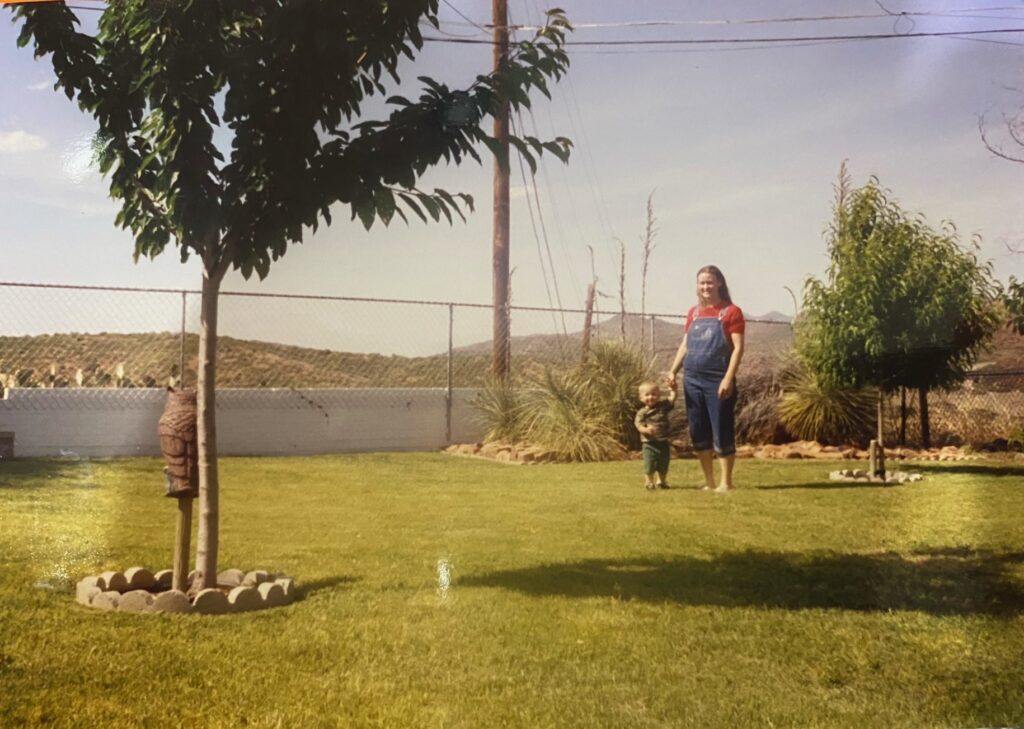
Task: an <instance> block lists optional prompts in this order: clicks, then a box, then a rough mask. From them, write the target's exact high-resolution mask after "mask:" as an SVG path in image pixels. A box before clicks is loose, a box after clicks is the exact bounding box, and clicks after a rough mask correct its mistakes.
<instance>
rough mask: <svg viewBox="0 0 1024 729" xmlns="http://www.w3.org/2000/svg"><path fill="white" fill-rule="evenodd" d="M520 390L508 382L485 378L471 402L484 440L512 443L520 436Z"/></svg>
mask: <svg viewBox="0 0 1024 729" xmlns="http://www.w3.org/2000/svg"><path fill="white" fill-rule="evenodd" d="M524 399H525V398H524V396H523V391H522V390H521V389H518V388H516V387H515V386H514V385H513V384H512V382H511V381H510V380H507V379H501V378H498V377H492V376H488V377H487V378H485V380H484V386H483V389H482V390H481V391H480V393H479V394H478V395H477V396H476V398H475V399H474V400H473V405H474V406H475V407H476V409H477V412H478V414H479V418H480V420H481V422H482V423H483V425H484V427H485V428H486V429H487V430H486V432H485V433H484V440H485V441H487V442H492V441H507V442H513V443H514V442H516V441H519V440H522V436H523V423H522V420H523V400H524Z"/></svg>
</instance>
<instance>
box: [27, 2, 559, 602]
mask: <svg viewBox="0 0 1024 729" xmlns="http://www.w3.org/2000/svg"><path fill="white" fill-rule="evenodd" d="M437 10H438V0H392V1H391V2H387V3H383V2H365V1H363V0H288V1H286V0H175V2H152V1H151V0H120V1H119V2H113V3H110V4H108V5H107V6H106V8H105V9H104V11H103V13H102V15H101V16H100V18H99V24H98V31H97V33H96V35H95V36H91V35H88V34H85V33H82V32H79V31H78V30H77V25H78V20H77V18H76V17H75V15H74V13H73V11H72V10H71V9H69V8H68V7H67V6H65V5H64V4H63V3H57V4H50V3H46V4H24V5H19V6H16V9H15V11H14V12H15V15H16V18H18V19H21V20H22V21H23V26H22V29H21V34H20V36H19V39H18V43H19V45H21V46H25V45H27V44H28V43H30V42H31V43H32V44H33V46H34V51H35V55H36V57H42V56H50V59H51V62H52V64H53V69H54V72H55V73H56V76H57V88H60V89H62V90H63V91H64V93H65V94H66V95H67V97H68V98H69V99H72V100H75V101H76V102H77V103H78V105H79V107H80V108H81V109H82V110H83V111H84V112H86V113H87V114H90V115H91V116H92V117H93V118H94V119H95V120H96V124H97V128H98V131H97V135H96V140H97V150H98V151H97V153H98V160H99V164H100V170H101V172H102V173H103V174H104V175H106V176H107V177H108V178H109V180H110V194H111V196H112V197H113V198H115V199H118V200H119V201H120V211H119V213H118V215H117V219H116V222H117V224H118V225H120V226H121V227H122V228H126V229H128V230H130V231H131V232H132V233H133V234H134V237H135V258H136V259H138V258H139V257H141V256H147V257H155V256H157V255H159V254H160V253H162V252H163V251H164V249H165V248H166V247H167V246H168V244H171V243H173V244H174V245H175V246H177V248H178V250H179V254H180V256H181V259H182V261H185V260H187V259H188V258H189V257H190V256H192V255H196V256H198V257H199V258H200V259H201V261H202V268H203V283H202V311H201V328H200V343H199V362H200V366H199V378H198V404H199V414H198V418H199V423H198V438H199V482H200V486H199V488H200V497H199V499H200V501H199V507H200V517H199V535H198V540H197V541H198V547H197V555H196V567H197V569H198V571H199V572H200V573H201V579H200V584H199V585H198V586H199V587H212V586H213V585H214V584H215V580H216V573H217V569H216V568H217V550H218V543H219V539H218V524H219V514H218V496H219V482H218V469H217V436H216V419H215V414H214V397H215V382H216V379H215V378H216V355H217V297H218V292H219V289H220V284H221V281H222V280H223V278H224V275H225V274H226V273H227V271H228V270H229V269H237V270H239V271H241V273H242V274H243V275H244V276H246V277H250V276H252V275H253V274H256V275H258V276H259V277H260V278H261V279H262V278H263V277H265V276H266V275H267V273H268V272H269V270H270V265H271V263H272V262H273V261H275V260H277V259H278V258H280V257H281V256H282V255H284V253H285V251H286V250H287V247H288V245H289V244H291V243H298V242H301V241H302V238H303V235H304V234H305V232H306V230H313V231H315V230H316V229H317V227H318V225H319V224H320V223H321V221H322V222H323V223H326V224H330V222H331V207H332V206H333V205H335V204H337V203H341V204H344V205H348V206H349V208H350V209H351V215H352V218H353V219H355V218H358V219H359V220H360V221H361V222H362V224H363V225H364V226H365V227H366V228H367V229H369V228H370V227H371V226H372V225H373V223H374V221H375V220H378V219H379V220H380V221H381V222H382V223H383V224H385V225H387V224H388V223H390V222H391V220H392V219H393V217H394V216H395V215H397V216H399V217H401V218H402V219H403V220H407V216H406V212H405V210H409V211H412V213H414V214H415V215H416V216H417V217H419V218H420V219H422V220H423V221H424V222H427V219H428V217H429V218H431V219H433V220H434V221H439V220H440V218H441V217H442V216H443V217H444V218H446V219H447V220H448V221H449V223H450V222H451V221H452V219H453V213H454V214H456V215H458V216H460V217H462V216H463V212H462V208H463V207H466V208H468V209H470V210H471V209H472V198H470V197H469V196H468V195H452V194H450V193H449V192H447V191H445V190H441V189H435V190H433V191H425V190H421V189H419V188H418V187H417V179H418V178H419V177H420V176H421V175H422V174H423V173H424V172H425V171H426V170H427V169H429V168H430V167H431V166H433V165H435V164H438V163H439V162H440V161H441V160H445V161H446V162H454V163H456V164H458V163H460V162H461V161H463V160H464V159H465V158H466V157H470V158H473V159H475V160H477V161H478V162H479V161H480V157H479V155H478V153H477V152H476V150H475V149H474V147H475V145H477V144H479V143H483V144H485V145H487V146H488V147H489V148H490V149H492V151H494V152H495V153H496V154H501V149H500V148H499V147H498V145H497V144H496V143H495V141H494V140H493V139H492V138H491V137H489V136H488V135H487V134H486V133H485V132H484V131H483V126H482V124H483V122H484V120H485V119H486V117H488V116H493V114H494V112H495V110H496V109H497V108H498V103H499V100H500V99H502V98H504V99H507V100H508V101H509V103H511V105H512V106H513V108H519V107H523V106H527V107H528V106H529V103H530V100H529V92H530V91H531V90H534V89H536V90H539V91H540V92H541V93H544V94H545V95H549V92H548V88H547V82H548V81H549V80H557V79H558V78H560V77H561V75H562V74H563V73H564V72H565V71H566V69H567V67H568V57H567V55H566V53H565V52H564V35H565V32H566V31H568V30H570V29H571V27H570V26H569V24H568V21H567V20H566V18H565V17H564V15H563V14H562V12H561V11H559V10H553V11H551V12H550V13H549V16H548V23H547V24H546V25H545V27H543V28H542V29H541V30H540V31H538V32H537V34H536V35H535V36H534V38H533V39H532V40H530V41H526V42H522V43H519V44H517V45H516V46H515V47H514V49H513V52H512V53H511V54H510V56H509V58H508V61H507V62H506V63H505V64H503V65H502V66H501V67H500V68H499V69H497V70H495V71H493V72H492V73H490V74H487V75H480V76H477V77H476V81H475V82H474V83H473V84H472V85H471V86H470V87H469V88H468V89H465V90H458V89H449V88H448V87H447V86H445V85H443V84H440V83H438V82H436V81H434V80H433V79H430V78H427V77H420V81H422V82H423V84H425V89H424V91H423V92H422V95H421V96H420V97H419V98H418V99H417V100H416V101H410V100H408V99H405V98H403V97H400V96H392V97H390V98H388V99H387V102H388V104H389V105H390V107H391V112H390V114H389V115H388V117H387V118H386V119H383V120H373V119H370V120H364V119H363V117H362V105H363V103H364V102H365V101H366V100H368V99H369V98H371V97H374V96H378V95H382V94H386V93H387V88H386V84H387V83H389V82H393V83H398V82H399V76H398V71H399V61H400V60H401V58H402V57H403V56H405V57H407V58H409V59H414V58H415V55H416V52H417V51H419V50H420V49H421V48H422V45H423V36H422V35H421V33H420V28H419V23H420V22H421V21H426V22H428V23H430V24H431V25H433V26H434V27H437V26H438V20H437ZM216 131H221V132H222V133H224V134H226V135H228V136H229V137H230V147H229V148H228V147H226V146H225V145H218V144H216V143H215V141H214V134H215V132H216ZM510 141H511V143H512V144H513V146H514V147H515V148H516V149H517V150H518V151H519V152H520V153H521V154H522V155H523V156H524V157H525V159H526V160H527V161H528V162H529V163H530V164H531V166H534V165H535V164H536V163H535V160H534V155H535V154H540V153H542V152H544V151H547V152H550V153H553V154H555V155H556V156H557V157H559V158H560V159H562V160H565V159H567V157H568V153H569V147H570V143H569V141H568V140H567V139H564V138H561V137H559V138H556V139H555V140H553V141H548V142H542V141H540V140H538V139H536V138H532V137H520V138H516V137H513V138H511V139H510Z"/></svg>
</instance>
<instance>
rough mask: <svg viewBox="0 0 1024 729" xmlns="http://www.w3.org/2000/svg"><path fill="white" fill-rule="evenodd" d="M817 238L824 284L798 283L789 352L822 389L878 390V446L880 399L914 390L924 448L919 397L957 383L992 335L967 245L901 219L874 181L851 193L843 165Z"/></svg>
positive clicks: (979, 268)
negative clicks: (799, 313) (823, 231)
mask: <svg viewBox="0 0 1024 729" xmlns="http://www.w3.org/2000/svg"><path fill="white" fill-rule="evenodd" d="M827 238H828V248H829V258H830V265H829V269H828V276H827V280H826V281H824V282H823V281H819V280H817V279H814V278H811V279H808V281H807V283H806V287H805V297H804V301H805V304H804V310H803V311H804V313H805V314H806V316H803V317H801V320H800V322H799V323H798V325H797V348H798V351H799V353H800V355H801V356H802V357H803V358H804V361H806V362H807V364H808V365H809V366H810V368H811V369H812V371H813V372H814V373H815V375H816V376H817V378H818V379H819V381H820V382H821V384H822V385H824V386H826V387H865V386H874V387H877V388H878V390H879V407H878V433H879V440H881V434H882V410H881V399H882V396H883V393H887V392H893V391H894V390H896V389H897V388H899V387H901V386H903V387H908V388H915V389H917V390H918V391H919V392H920V395H921V402H922V437H923V438H924V439H925V440H927V438H928V421H927V393H928V391H929V390H931V389H934V388H942V389H948V388H951V387H953V386H955V385H957V384H959V383H960V382H962V381H963V379H964V377H965V375H966V374H967V372H968V371H969V370H970V368H971V367H972V366H973V364H974V362H975V360H976V359H977V357H978V355H979V354H980V352H981V350H982V348H983V347H984V346H985V344H986V343H987V342H988V341H989V339H990V338H991V336H992V334H993V333H994V331H995V329H996V328H997V327H998V315H997V313H996V307H994V306H993V303H994V300H995V297H996V295H997V292H998V287H997V286H996V284H995V283H994V281H993V279H992V276H991V271H990V268H989V266H988V265H982V264H979V263H978V260H977V257H976V253H975V252H976V251H977V249H978V245H977V241H974V242H973V245H972V247H971V249H965V248H964V247H963V246H961V245H960V242H959V238H958V236H957V233H956V229H955V228H954V227H953V226H952V224H949V223H947V224H946V225H944V226H943V228H942V230H940V231H935V230H933V229H931V228H930V227H928V226H927V225H926V224H925V221H924V220H923V218H921V217H911V216H909V215H907V214H906V213H905V212H904V211H903V210H901V209H900V207H899V206H898V205H897V204H896V202H894V201H893V200H892V199H891V198H890V194H889V193H888V192H887V191H886V190H883V189H882V188H881V187H880V186H879V183H878V180H877V179H875V178H871V179H870V181H869V182H868V184H867V185H865V186H864V187H862V188H859V189H855V190H851V189H850V183H849V177H848V176H847V174H846V167H845V163H844V165H843V166H842V167H841V168H840V175H839V182H838V184H837V185H836V198H835V206H834V217H833V220H832V223H831V224H830V225H829V228H828V231H827ZM926 445H927V443H926Z"/></svg>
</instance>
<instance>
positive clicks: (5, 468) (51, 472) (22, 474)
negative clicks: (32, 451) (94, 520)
mask: <svg viewBox="0 0 1024 729" xmlns="http://www.w3.org/2000/svg"><path fill="white" fill-rule="evenodd" d="M81 473H82V461H80V460H72V459H67V460H56V459H53V460H48V459H34V458H33V459H26V460H22V459H15V460H0V489H23V490H30V489H42V488H48V487H49V486H52V485H54V484H53V483H49V482H50V481H54V479H56V482H55V483H56V485H58V486H62V487H67V486H69V485H71V481H72V480H74V481H77V480H78V479H77V478H76V477H77V476H79V475H80V474H81ZM75 485H77V484H75Z"/></svg>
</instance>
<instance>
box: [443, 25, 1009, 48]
mask: <svg viewBox="0 0 1024 729" xmlns="http://www.w3.org/2000/svg"><path fill="white" fill-rule="evenodd" d="M996 33H1024V28H1000V29H985V30H951V31H934V32H922V33H877V34H863V35H861V34H858V35H809V36H791V37H777V38H672V39H664V40H606V41H565V43H564V44H565V45H566V46H672V45H728V44H747V43H773V44H774V43H803V42H810V41H847V40H849V41H871V40H887V39H891V38H948V37H950V36H975V35H992V34H996ZM423 40H425V41H432V42H435V43H437V42H440V43H467V44H474V45H494V41H491V40H470V39H465V40H462V39H456V38H435V37H432V36H423Z"/></svg>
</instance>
